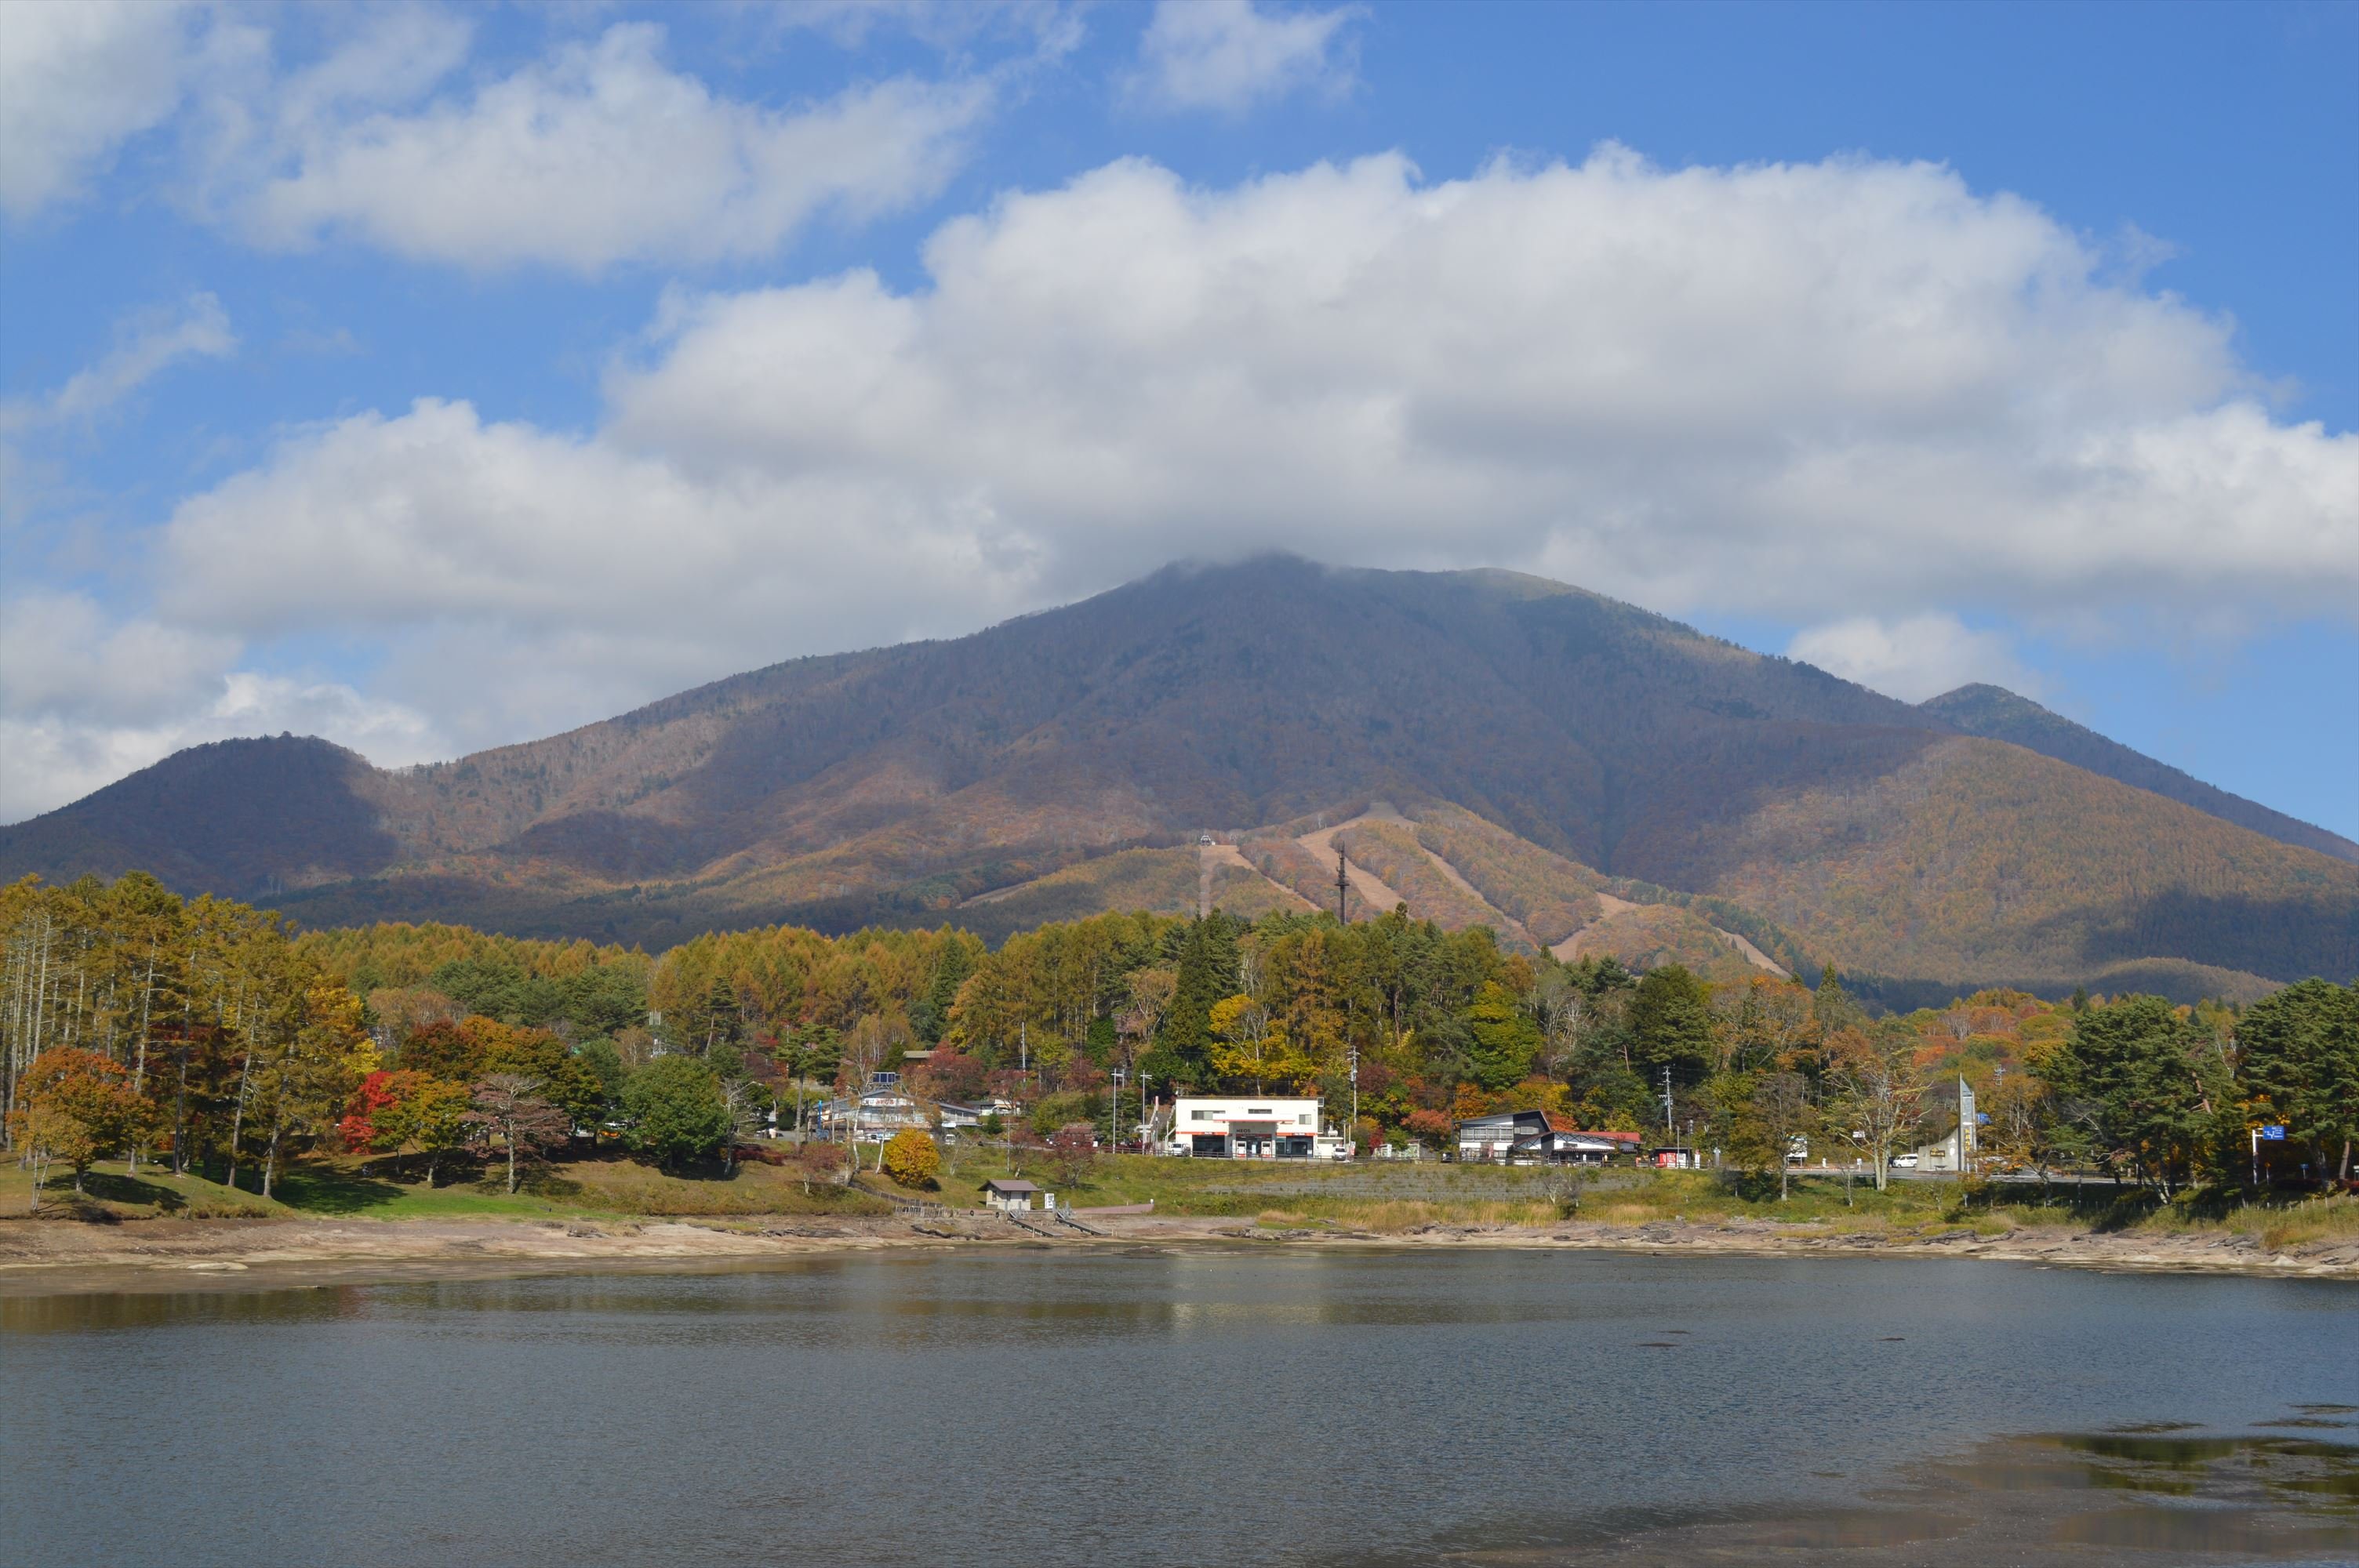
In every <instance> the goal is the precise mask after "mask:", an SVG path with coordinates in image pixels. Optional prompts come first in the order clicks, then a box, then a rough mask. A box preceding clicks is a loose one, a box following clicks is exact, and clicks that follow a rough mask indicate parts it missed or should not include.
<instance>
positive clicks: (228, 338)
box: [0, 294, 237, 517]
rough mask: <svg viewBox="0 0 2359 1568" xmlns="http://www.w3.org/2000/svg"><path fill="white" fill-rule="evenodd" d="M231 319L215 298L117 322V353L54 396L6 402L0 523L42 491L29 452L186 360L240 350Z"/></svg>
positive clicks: (0, 407)
mask: <svg viewBox="0 0 2359 1568" xmlns="http://www.w3.org/2000/svg"><path fill="white" fill-rule="evenodd" d="M236 349H237V335H236V334H235V333H234V332H233V331H232V330H230V323H229V313H228V312H227V311H225V310H223V308H222V305H221V301H220V300H218V299H216V298H214V297H212V295H210V294H193V295H190V297H189V298H188V299H187V300H186V301H185V302H183V303H182V304H181V306H180V307H179V308H178V309H177V310H172V309H158V310H145V311H140V312H136V313H135V314H134V315H131V316H129V317H126V318H125V319H123V320H121V321H118V322H117V323H116V324H115V331H114V348H113V349H111V350H109V351H107V353H106V354H105V355H104V356H103V358H101V359H100V360H99V361H98V362H96V363H94V364H92V365H88V366H86V367H84V368H83V369H82V370H79V371H76V372H75V373H73V374H72V375H71V376H70V377H68V378H67V379H66V381H65V382H64V383H63V384H61V385H60V386H59V387H58V388H57V390H55V391H54V392H51V393H49V394H47V395H43V396H38V397H19V398H9V399H5V400H0V517H13V516H14V515H16V514H18V513H19V512H21V511H22V510H23V508H24V506H25V505H26V503H27V497H28V495H29V494H30V493H31V492H34V491H36V490H38V489H39V488H40V486H39V484H38V482H36V481H34V480H33V479H32V478H31V477H30V476H32V475H33V474H34V473H35V472H36V471H37V470H38V468H39V467H40V465H39V464H38V463H35V462H29V461H27V449H28V448H30V449H38V448H39V447H41V446H43V445H45V444H49V445H53V444H54V440H55V438H56V436H57V435H58V434H59V430H60V427H71V426H76V425H79V426H82V427H88V426H90V425H91V424H92V422H94V421H95V420H96V419H97V418H98V416H100V415H102V414H104V413H105V412H107V411H108V410H109V409H111V408H114V406H116V405H118V404H120V403H121V402H122V401H123V400H124V399H125V398H126V397H128V396H130V395H131V394H132V393H134V392H136V391H137V390H138V389H139V388H140V387H142V386H144V385H146V384H147V383H148V382H149V381H151V380H153V379H154V378H155V377H157V376H158V375H159V374H161V373H163V372H165V371H166V370H168V369H169V368H171V367H172V366H173V365H175V364H177V363H179V362H181V361H182V360H188V359H219V358H221V357H223V356H224V355H227V354H230V353H233V352H234V351H236Z"/></svg>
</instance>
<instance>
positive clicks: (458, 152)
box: [209, 13, 992, 272]
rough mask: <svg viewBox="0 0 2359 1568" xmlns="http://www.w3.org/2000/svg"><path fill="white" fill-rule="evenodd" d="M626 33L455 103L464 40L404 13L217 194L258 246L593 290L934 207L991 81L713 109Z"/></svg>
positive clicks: (650, 37)
mask: <svg viewBox="0 0 2359 1568" xmlns="http://www.w3.org/2000/svg"><path fill="white" fill-rule="evenodd" d="M664 41H665V38H664V32H663V29H662V28H661V27H656V26H653V25H649V24H643V23H633V24H623V25H618V26H615V27H610V28H608V29H607V30H606V31H605V32H604V33H603V35H601V36H600V37H598V38H595V39H594V40H590V41H584V42H574V43H568V44H564V45H561V46H560V47H559V48H558V49H555V50H554V51H553V52H552V53H551V54H550V55H549V58H547V59H542V60H538V61H536V62H534V63H531V64H529V65H527V66H525V67H524V68H523V69H521V70H516V71H515V72H513V73H512V74H509V75H506V76H504V77H500V78H498V79H496V80H493V81H487V82H484V83H483V84H482V85H480V86H477V87H474V88H473V89H472V90H471V91H468V92H462V93H451V94H445V95H442V96H440V97H435V96H430V95H429V90H430V89H432V88H433V87H434V86H435V85H436V84H437V83H438V82H440V81H441V79H442V78H443V77H445V76H446V75H447V74H448V73H449V72H450V71H451V70H453V69H455V68H456V67H457V66H458V65H459V64H460V63H461V62H462V60H463V59H465V56H466V47H467V34H466V29H465V27H463V26H462V24H460V23H458V22H456V21H453V20H451V19H450V18H447V17H439V16H434V15H433V14H410V13H397V14H396V16H395V19H394V20H393V21H390V22H388V23H387V24H386V26H385V27H381V28H378V29H376V30H375V31H372V32H369V33H367V34H364V36H362V37H361V38H356V39H354V40H353V41H352V42H350V43H348V44H347V45H346V46H345V47H343V48H342V49H340V50H338V51H336V52H334V53H332V54H331V56H330V57H329V58H328V59H325V60H323V61H322V62H321V63H320V64H319V65H316V66H314V67H312V68H310V70H307V71H305V72H303V73H301V74H299V75H297V76H294V77H292V78H290V79H289V80H288V81H286V82H285V83H284V84H283V85H282V86H281V88H280V90H279V92H278V98H277V109H276V114H275V117H274V118H273V119H272V120H271V122H270V123H269V124H247V123H244V122H239V121H234V120H233V121H231V122H229V123H228V125H227V128H226V129H224V130H223V132H222V133H221V134H220V135H219V136H218V146H216V149H215V151H214V152H213V154H212V164H213V173H212V191H211V194H210V197H209V200H210V202H211V205H212V207H213V209H214V210H215V211H218V212H220V213H222V214H223V215H224V216H225V217H226V218H227V220H228V221H230V222H233V223H234V224H235V225H236V226H237V227H239V228H240V229H241V230H242V231H243V232H245V233H246V234H247V235H249V236H250V237H251V238H253V239H254V240H255V241H256V242H257V243H261V244H264V245H266V246H271V247H277V248H299V247H302V246H307V245H310V244H313V243H318V242H319V241H321V239H322V238H325V237H330V236H342V237H349V238H352V239H354V240H358V241H361V242H363V243H370V244H374V245H376V246H380V247H382V248H384V249H386V250H388V251H391V252H393V253H395V254H399V255H404V256H408V257H412V258H415V259H419V260H425V261H435V262H447V263H453V264H456V265H462V266H470V267H479V268H496V267H506V266H515V265H525V264H547V265H557V266H562V267H569V268H572V269H576V270H579V271H582V272H596V271H599V270H601V269H603V268H605V267H608V266H612V265H616V264H620V263H634V262H670V263H693V262H711V261H719V260H724V259H741V258H745V257H750V256H759V255H765V254H770V253H772V252H774V251H776V250H777V248H778V247H779V246H780V245H782V244H783V243H785V242H786V241H787V240H788V238H790V237H791V236H792V235H793V234H794V233H795V232H797V231H798V230H799V229H800V228H802V227H803V226H804V225H805V224H807V223H809V222H811V221H812V220H814V219H815V218H817V217H819V216H821V215H822V214H829V213H833V214H838V215H841V216H843V217H846V218H849V219H861V218H866V217H870V216H873V215H875V214H877V213H879V212H884V211H892V210H894V209H897V208H899V207H903V206H906V205H908V203H910V202H912V201H915V200H919V199H922V198H924V197H927V196H930V195H932V194H933V193H934V192H936V191H937V190H939V189H940V187H941V185H942V183H943V182H944V181H945V180H946V179H947V178H948V177H949V176H950V174H951V172H952V171H953V170H954V169H955V168H956V167H957V165H958V163H959V161H960V158H961V157H962V150H963V143H964V138H965V136H966V135H967V133H968V132H969V131H970V130H971V129H972V128H973V126H974V124H975V123H976V122H977V121H978V120H979V119H980V118H981V117H982V115H983V114H984V113H985V111H986V110H987V109H988V108H989V106H990V103H991V100H992V88H991V85H990V83H989V82H988V81H984V80H982V79H971V80H963V81H950V82H931V81H919V80H917V79H914V78H908V77H899V78H894V79H892V80H889V81H881V82H876V83H873V84H870V85H865V86H861V87H856V88H853V89H852V90H850V91H847V92H843V93H841V94H839V95H837V96H835V97H833V98H831V99H828V100H825V101H823V102H820V103H808V104H801V105H797V106H795V107H792V108H771V107H766V106H763V105H760V104H756V103H744V102H740V101H737V100H734V99H730V98H726V97H723V96H720V95H717V94H715V93H714V92H712V91H711V90H710V89H708V88H707V87H706V86H705V84H704V83H703V82H701V81H699V80H697V79H696V78H694V77H692V76H689V75H686V74H683V73H681V72H679V71H676V70H672V69H671V68H669V66H668V65H666V64H665V62H664V59H663V47H664Z"/></svg>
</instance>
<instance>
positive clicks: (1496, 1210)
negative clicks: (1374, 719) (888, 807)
mask: <svg viewBox="0 0 2359 1568" xmlns="http://www.w3.org/2000/svg"><path fill="white" fill-rule="evenodd" d="M1016 1173H1018V1172H1016V1171H1015V1170H1012V1169H1011V1167H1010V1166H1009V1164H1008V1163H1007V1162H1006V1160H1005V1158H1004V1157H1002V1156H1001V1154H1000V1153H999V1152H997V1151H991V1152H973V1151H970V1152H967V1153H966V1154H965V1155H964V1156H963V1157H962V1158H961V1159H960V1160H959V1161H958V1162H957V1169H956V1170H955V1171H954V1172H945V1173H943V1175H942V1176H941V1178H940V1190H939V1191H938V1192H933V1193H926V1194H914V1193H913V1194H909V1195H911V1196H925V1197H930V1198H933V1199H934V1200H936V1201H939V1202H944V1203H947V1204H949V1205H951V1206H953V1207H971V1206H976V1205H978V1204H980V1203H981V1201H982V1198H981V1192H982V1185H983V1183H984V1181H985V1180H987V1179H989V1178H990V1177H993V1176H1003V1175H1010V1174H1016ZM1020 1174H1022V1175H1023V1176H1024V1177H1025V1178H1026V1179H1027V1180H1030V1181H1033V1182H1035V1183H1038V1184H1040V1185H1042V1186H1046V1187H1049V1188H1052V1189H1055V1190H1057V1191H1058V1193H1059V1194H1060V1197H1062V1198H1065V1199H1067V1200H1069V1201H1071V1203H1073V1204H1075V1205H1077V1206H1082V1207H1090V1206H1098V1205H1117V1204H1136V1203H1146V1202H1147V1201H1149V1200H1152V1201H1153V1202H1154V1204H1155V1206H1156V1210H1157V1212H1158V1213H1159V1214H1166V1215H1180V1216H1198V1217H1234V1218H1237V1219H1241V1220H1252V1221H1255V1222H1256V1223H1259V1224H1262V1225H1265V1226H1271V1227H1284V1226H1289V1225H1325V1226H1332V1227H1339V1228H1344V1229H1352V1230H1364V1231H1373V1232H1375V1233H1377V1234H1380V1235H1381V1234H1398V1233H1400V1232H1404V1231H1408V1230H1413V1229H1416V1228H1417V1227H1420V1226H1425V1225H1452V1226H1500V1225H1508V1226H1513V1225H1530V1226H1542V1225H1549V1224H1553V1223H1555V1222H1558V1221H1560V1220H1563V1219H1568V1218H1578V1219H1582V1220H1588V1221H1593V1222H1597V1223H1602V1224H1606V1225H1617V1226H1643V1225H1648V1224H1654V1223H1658V1222H1661V1221H1672V1220H1684V1221H1689V1222H1705V1223H1712V1222H1717V1223H1729V1222H1734V1221H1740V1220H1741V1221H1750V1222H1762V1221H1767V1222H1770V1223H1774V1224H1781V1225H1798V1226H1810V1227H1816V1228H1823V1229H1826V1230H1831V1231H1834V1232H1836V1233H1839V1234H1840V1233H1849V1232H1859V1233H1866V1234H1892V1233H1902V1232H1912V1233H1924V1232H1928V1231H1940V1230H1954V1229H1960V1228H1965V1229H1971V1230H1973V1231H1974V1232H1975V1233H1976V1234H1979V1235H1984V1236H1996V1235H2003V1234H2005V1233H2006V1232H2008V1231H2010V1230H2017V1229H2023V1228H2028V1227H2068V1228H2071V1229H2075V1230H2099V1231H2106V1232H2119V1231H2153V1232H2168V1233H2174V1234H2196V1235H2216V1234H2233V1235H2241V1236H2249V1237H2251V1238H2254V1239H2255V1240H2256V1242H2257V1243H2258V1244H2259V1245H2261V1246H2263V1247H2265V1248H2267V1249H2270V1250H2272V1251H2276V1250H2282V1249H2287V1248H2291V1247H2299V1246H2303V1245H2308V1244H2312V1243H2321V1242H2339V1241H2347V1240H2354V1239H2359V1200H2354V1199H2351V1198H2333V1197H2327V1198H2320V1197H2311V1198H2306V1199H2305V1198H2296V1197H2288V1196H2263V1197H2258V1198H2255V1199H2253V1200H2251V1201H2247V1200H2246V1199H2245V1196H2244V1195H2242V1194H2235V1193H2225V1194H2223V1193H2197V1194H2192V1195H2186V1196H2183V1197H2181V1198H2180V1199H2179V1200H2178V1201H2176V1202H2173V1203H2169V1204H2164V1203H2161V1202H2160V1201H2158V1199H2157V1198H2155V1197H2154V1196H2153V1195H2149V1194H2138V1193H2123V1192H2119V1191H2116V1190H2115V1189H2114V1188H2113V1187H2111V1186H2097V1185H2093V1186H2090V1187H2087V1188H2085V1189H2083V1188H2076V1187H2071V1186H2062V1185H2060V1186H2056V1187H2053V1188H2051V1189H2049V1192H2048V1193H2047V1195H2045V1196H2044V1197H2043V1195H2042V1194H2041V1193H2040V1191H2039V1189H2038V1188H2037V1187H2027V1186H2016V1185H2011V1184H2006V1185H2000V1184H1977V1183H1968V1184H1964V1185H1962V1186H1961V1185H1960V1184H1957V1183H1954V1182H1924V1181H1908V1182H1895V1183H1893V1184H1892V1185H1891V1187H1890V1188H1889V1189H1888V1190H1886V1191H1885V1192H1881V1193H1879V1192H1877V1191H1876V1190H1875V1186H1874V1184H1872V1183H1870V1182H1868V1181H1866V1180H1864V1179H1855V1180H1854V1181H1852V1182H1851V1183H1849V1184H1846V1183H1845V1182H1844V1180H1843V1177H1842V1176H1841V1175H1830V1174H1822V1173H1798V1174H1797V1175H1796V1176H1795V1177H1794V1178H1793V1180H1792V1183H1791V1191H1790V1193H1789V1194H1788V1196H1787V1197H1786V1198H1785V1199H1783V1200H1782V1201H1781V1200H1780V1199H1779V1198H1778V1195H1777V1180H1776V1178H1774V1177H1767V1178H1764V1177H1758V1176H1739V1175H1736V1174H1734V1173H1731V1174H1728V1175H1722V1174H1719V1173H1713V1172H1709V1171H1630V1170H1617V1171H1608V1172H1595V1173H1577V1174H1576V1173H1568V1172H1563V1171H1549V1170H1538V1169H1519V1168H1512V1167H1500V1166H1495V1165H1491V1166H1485V1165H1455V1164H1449V1165H1443V1164H1428V1165H1394V1166H1383V1165H1368V1164H1361V1165H1353V1166H1340V1167H1339V1166H1318V1165H1309V1164H1295V1163H1291V1162H1289V1163H1285V1164H1279V1163H1276V1162H1229V1161H1213V1160H1201V1161H1200V1160H1162V1159H1150V1158H1146V1157H1143V1156H1138V1155H1119V1156H1115V1157H1113V1158H1110V1159H1104V1160H1101V1161H1100V1162H1098V1164H1097V1167H1096V1168H1095V1169H1094V1170H1093V1171H1092V1172H1091V1173H1089V1174H1088V1175H1087V1176H1086V1177H1084V1178H1083V1179H1082V1180H1081V1181H1080V1182H1078V1183H1075V1184H1071V1185H1065V1184H1060V1183H1058V1182H1057V1181H1056V1180H1055V1179H1054V1178H1053V1177H1052V1176H1050V1175H1049V1174H1048V1173H1046V1172H1045V1171H1044V1170H1043V1169H1042V1168H1041V1167H1040V1165H1039V1162H1037V1161H1034V1162H1027V1164H1026V1165H1025V1166H1024V1167H1023V1168H1022V1170H1021V1172H1020ZM866 1179H867V1180H869V1181H871V1182H880V1181H881V1179H880V1178H876V1177H874V1176H870V1177H868V1178H866Z"/></svg>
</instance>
